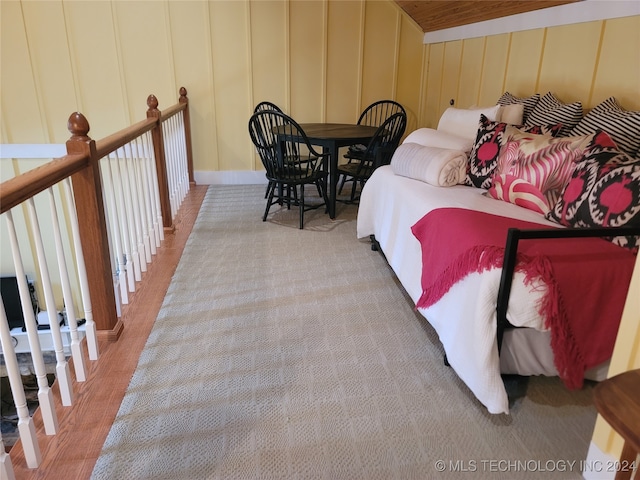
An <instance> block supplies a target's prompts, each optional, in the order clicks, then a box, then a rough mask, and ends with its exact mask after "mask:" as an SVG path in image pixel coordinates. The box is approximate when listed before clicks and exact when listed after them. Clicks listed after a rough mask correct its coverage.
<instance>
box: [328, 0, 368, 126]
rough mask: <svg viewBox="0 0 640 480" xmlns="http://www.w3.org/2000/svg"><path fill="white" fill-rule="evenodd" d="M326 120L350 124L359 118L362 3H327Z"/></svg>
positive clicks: (362, 27)
mask: <svg viewBox="0 0 640 480" xmlns="http://www.w3.org/2000/svg"><path fill="white" fill-rule="evenodd" d="M328 7H329V9H328V32H329V35H328V37H327V84H326V91H327V101H326V106H327V107H326V108H327V121H329V122H337V123H353V122H355V121H356V120H357V119H358V117H359V116H360V113H361V109H360V84H361V74H362V41H363V38H362V37H363V34H364V2H329V5H328Z"/></svg>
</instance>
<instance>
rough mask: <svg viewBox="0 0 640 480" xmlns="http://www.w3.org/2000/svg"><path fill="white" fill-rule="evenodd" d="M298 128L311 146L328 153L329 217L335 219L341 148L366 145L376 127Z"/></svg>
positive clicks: (333, 125) (311, 125) (321, 125)
mask: <svg viewBox="0 0 640 480" xmlns="http://www.w3.org/2000/svg"><path fill="white" fill-rule="evenodd" d="M300 127H301V128H302V130H304V133H305V134H306V135H307V138H308V139H309V143H311V145H317V146H320V147H322V149H323V152H324V153H326V152H328V153H329V161H328V164H327V168H328V170H329V205H328V207H329V208H328V210H329V217H330V218H332V219H333V218H335V217H336V198H337V185H338V160H339V155H340V148H341V147H348V146H350V145H356V144H365V145H366V144H367V143H369V140H371V138H373V136H374V134H375V133H376V130H377V129H378V128H377V127H371V126H368V125H355V124H348V123H301V124H300Z"/></svg>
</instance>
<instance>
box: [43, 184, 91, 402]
mask: <svg viewBox="0 0 640 480" xmlns="http://www.w3.org/2000/svg"><path fill="white" fill-rule="evenodd" d="M48 192H49V205H50V207H51V218H52V227H53V238H54V240H55V244H56V255H57V258H58V269H59V270H60V283H61V285H62V297H63V299H64V307H65V311H66V316H67V323H68V327H69V332H70V335H71V356H72V357H73V367H74V370H75V372H76V380H78V381H79V382H84V381H85V380H86V379H87V377H86V373H85V367H84V356H83V354H82V347H81V345H80V337H79V336H78V322H77V320H76V308H75V305H74V301H73V294H72V293H71V283H70V282H69V272H68V270H67V261H66V259H65V256H64V249H63V247H62V235H61V233H60V224H59V222H58V212H57V210H56V204H55V198H54V196H53V190H52V189H51V188H49V189H48ZM45 296H46V295H45ZM54 307H55V305H54ZM47 311H50V312H53V311H52V310H51V308H50V307H49V303H47ZM52 323H53V313H50V314H49V324H52ZM55 323H56V330H57V331H58V335H60V328H59V326H58V322H57V321H56V322H55ZM60 350H61V354H60V355H61V357H62V358H63V359H64V351H63V350H62V339H60ZM56 356H58V345H57V344H56ZM66 363H67V362H66V361H65V365H64V366H65V367H66V369H65V371H64V373H66V375H69V368H68V366H67V364H66ZM56 368H61V367H60V360H59V357H58V367H56ZM58 380H59V378H58ZM60 392H61V394H62V388H61V389H60ZM68 395H69V397H68V398H67V399H65V394H62V404H63V405H71V402H72V398H73V397H72V392H71V381H70V379H69V392H68ZM65 401H67V402H68V403H65Z"/></svg>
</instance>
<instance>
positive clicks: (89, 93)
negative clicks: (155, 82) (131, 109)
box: [58, 2, 145, 140]
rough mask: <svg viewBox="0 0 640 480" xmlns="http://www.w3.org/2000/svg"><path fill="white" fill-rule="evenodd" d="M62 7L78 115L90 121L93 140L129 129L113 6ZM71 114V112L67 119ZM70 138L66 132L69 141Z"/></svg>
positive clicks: (81, 4)
mask: <svg viewBox="0 0 640 480" xmlns="http://www.w3.org/2000/svg"><path fill="white" fill-rule="evenodd" d="M63 7H64V14H65V23H66V25H67V37H68V39H69V51H70V56H71V59H72V61H71V66H72V68H73V71H74V78H76V85H75V88H76V90H77V91H78V96H79V98H78V111H80V112H81V113H82V114H84V115H85V117H87V119H88V120H89V125H90V127H91V131H90V132H89V135H90V136H91V138H93V139H96V140H99V139H101V138H104V137H106V136H107V135H111V134H112V133H113V132H115V131H117V130H119V129H121V128H123V125H127V123H128V116H129V115H128V112H127V109H126V103H124V102H123V101H122V99H123V98H124V91H123V89H122V83H121V82H120V69H119V61H118V51H117V48H116V39H115V35H114V30H113V18H112V9H111V4H110V3H108V2H65V3H63ZM144 99H145V98H144V97H143V98H142V99H138V101H144ZM72 112H73V110H69V111H68V112H67V117H68V116H69V115H71V113H72ZM67 117H62V118H60V119H58V121H59V122H61V121H63V120H64V119H65V118H67ZM140 119H142V118H140ZM69 135H70V134H69V133H68V132H67V138H68V136H69Z"/></svg>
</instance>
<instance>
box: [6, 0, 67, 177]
mask: <svg viewBox="0 0 640 480" xmlns="http://www.w3.org/2000/svg"><path fill="white" fill-rule="evenodd" d="M0 22H1V23H0V59H1V60H2V68H0V85H2V88H0V105H2V111H1V114H2V118H1V120H2V142H3V143H44V142H46V141H47V139H46V132H45V130H44V125H43V124H42V123H41V117H40V106H39V105H38V92H37V90H36V85H35V81H34V77H33V72H32V70H31V58H30V53H29V44H28V42H27V32H26V31H25V30H24V20H23V18H22V9H21V4H20V3H18V2H0ZM16 72H17V73H16ZM66 118H67V117H63V120H62V121H63V122H64V119H66ZM57 120H58V121H60V119H57ZM3 178H4V177H3Z"/></svg>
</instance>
